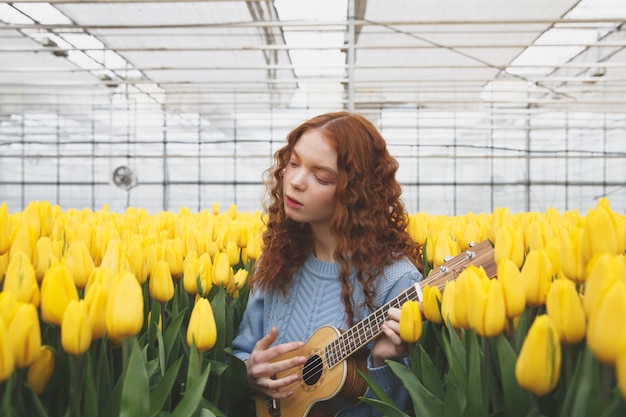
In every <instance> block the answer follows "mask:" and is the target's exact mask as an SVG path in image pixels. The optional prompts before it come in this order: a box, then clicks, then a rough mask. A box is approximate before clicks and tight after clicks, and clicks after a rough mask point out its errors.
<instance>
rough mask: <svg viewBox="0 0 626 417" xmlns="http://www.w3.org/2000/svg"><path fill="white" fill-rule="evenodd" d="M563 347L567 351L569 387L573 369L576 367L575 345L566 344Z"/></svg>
mask: <svg viewBox="0 0 626 417" xmlns="http://www.w3.org/2000/svg"><path fill="white" fill-rule="evenodd" d="M563 349H564V351H565V352H564V353H565V386H566V387H569V386H570V381H571V380H572V370H573V369H574V352H573V346H572V345H569V344H564V345H563Z"/></svg>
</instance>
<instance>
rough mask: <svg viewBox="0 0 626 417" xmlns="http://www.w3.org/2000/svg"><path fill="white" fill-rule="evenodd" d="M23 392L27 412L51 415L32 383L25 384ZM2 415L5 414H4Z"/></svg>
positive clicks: (39, 416)
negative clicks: (31, 385)
mask: <svg viewBox="0 0 626 417" xmlns="http://www.w3.org/2000/svg"><path fill="white" fill-rule="evenodd" d="M23 392H24V393H25V397H26V398H24V405H25V406H26V408H27V409H28V412H27V413H26V414H27V415H28V416H29V417H49V414H48V412H47V411H46V408H45V407H44V405H43V404H42V403H41V399H40V398H39V396H38V395H37V394H35V391H33V389H32V388H31V387H30V385H28V384H25V385H24V390H23ZM2 415H3V416H4V414H2ZM83 415H87V414H83ZM92 415H93V416H96V415H97V414H92Z"/></svg>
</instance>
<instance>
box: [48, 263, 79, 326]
mask: <svg viewBox="0 0 626 417" xmlns="http://www.w3.org/2000/svg"><path fill="white" fill-rule="evenodd" d="M71 300H78V291H77V290H76V284H74V280H73V279H72V276H71V274H70V270H69V269H68V268H67V265H65V261H64V260H61V261H59V262H58V263H56V264H54V265H53V266H52V268H50V269H48V271H46V274H45V275H44V277H43V281H42V282H41V318H42V319H44V321H46V322H47V323H50V324H52V325H56V326H60V325H61V322H62V321H63V314H64V313H65V308H66V307H67V305H68V304H69V302H70V301H71Z"/></svg>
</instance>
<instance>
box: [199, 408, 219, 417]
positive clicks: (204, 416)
mask: <svg viewBox="0 0 626 417" xmlns="http://www.w3.org/2000/svg"><path fill="white" fill-rule="evenodd" d="M200 417H217V416H216V415H215V414H214V413H213V412H212V411H211V410H209V409H208V408H203V409H202V410H200Z"/></svg>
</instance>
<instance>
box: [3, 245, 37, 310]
mask: <svg viewBox="0 0 626 417" xmlns="http://www.w3.org/2000/svg"><path fill="white" fill-rule="evenodd" d="M4 291H11V292H13V294H15V297H16V298H17V300H18V301H23V302H25V303H31V304H33V305H34V306H35V307H38V306H39V301H40V297H41V294H40V292H39V285H38V283H37V277H36V275H35V268H34V267H33V265H32V264H31V262H30V259H29V258H28V256H26V255H25V254H24V252H18V253H16V254H15V256H13V258H11V259H10V260H9V265H8V266H7V272H6V277H5V279H4Z"/></svg>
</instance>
